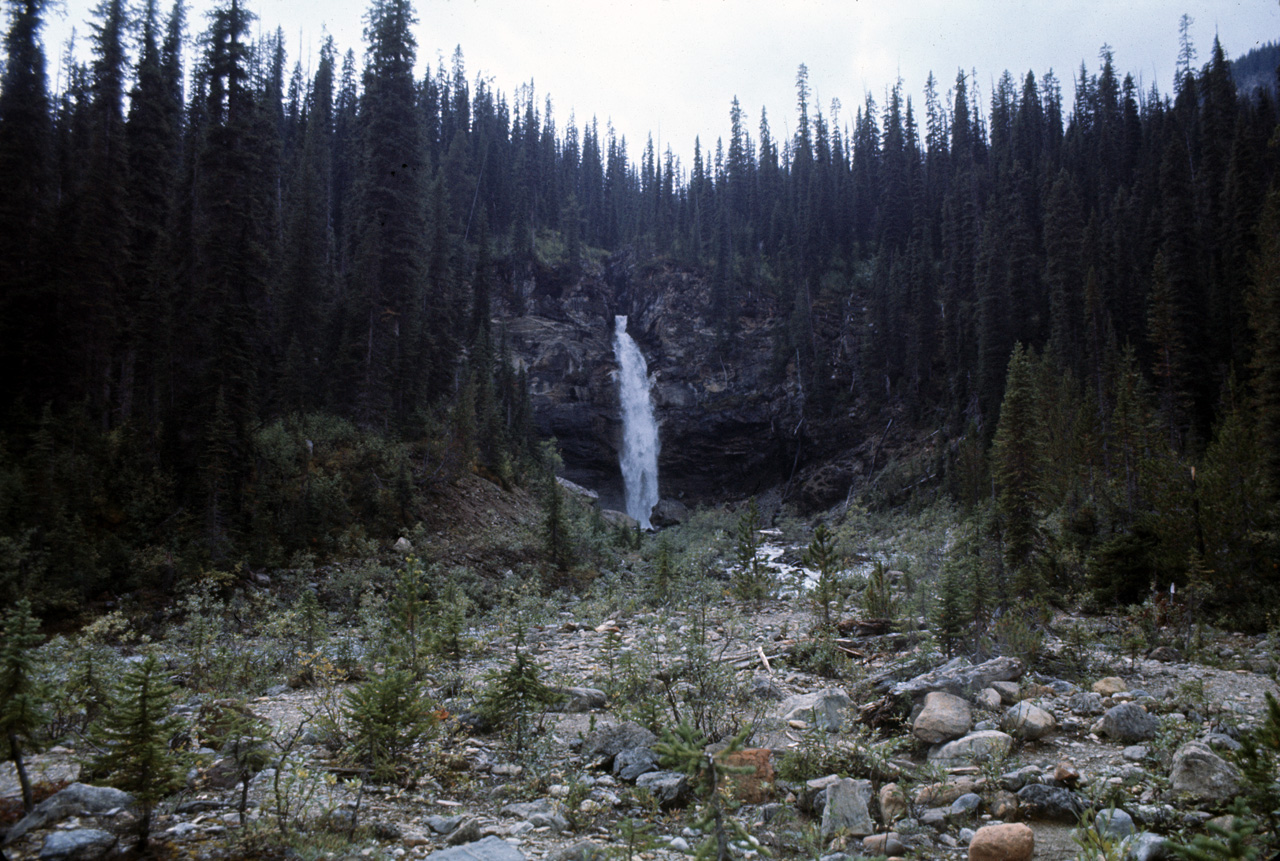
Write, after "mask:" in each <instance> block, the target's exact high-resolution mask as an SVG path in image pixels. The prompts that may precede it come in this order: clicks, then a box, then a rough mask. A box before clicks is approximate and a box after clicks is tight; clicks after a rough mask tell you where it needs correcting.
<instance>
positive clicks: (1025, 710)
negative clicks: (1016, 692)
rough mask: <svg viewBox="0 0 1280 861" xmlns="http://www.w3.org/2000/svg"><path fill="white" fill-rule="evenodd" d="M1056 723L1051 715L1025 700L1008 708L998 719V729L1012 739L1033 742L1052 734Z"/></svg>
mask: <svg viewBox="0 0 1280 861" xmlns="http://www.w3.org/2000/svg"><path fill="white" fill-rule="evenodd" d="M1055 726H1057V721H1055V720H1054V719H1053V715H1051V714H1050V713H1049V712H1047V711H1045V710H1044V709H1042V708H1040V707H1039V706H1037V705H1034V704H1032V703H1031V702H1028V701H1026V700H1023V701H1022V702H1020V703H1018V704H1017V705H1013V706H1009V709H1008V711H1006V712H1005V713H1004V717H1002V718H1001V719H1000V728H1001V729H1003V730H1004V731H1005V732H1007V733H1009V735H1011V736H1013V737H1014V738H1019V739H1023V740H1025V741H1034V740H1035V739H1038V738H1043V737H1044V736H1046V735H1048V734H1049V733H1051V732H1053V729H1054V727H1055Z"/></svg>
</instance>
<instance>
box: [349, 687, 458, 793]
mask: <svg viewBox="0 0 1280 861" xmlns="http://www.w3.org/2000/svg"><path fill="white" fill-rule="evenodd" d="M343 719H344V730H345V732H344V736H345V738H346V744H345V746H344V748H343V750H344V753H345V754H346V755H347V756H348V757H350V758H351V759H352V760H354V761H355V762H357V763H359V764H361V765H363V766H365V767H366V768H368V769H369V774H370V777H371V778H372V779H373V780H374V781H375V782H380V783H386V782H391V781H394V780H396V779H397V778H399V777H402V776H404V772H405V771H406V770H407V769H408V767H409V766H410V765H411V762H412V760H411V757H410V753H411V751H412V748H413V746H414V745H416V744H417V743H418V742H419V741H421V740H422V739H423V738H424V737H425V736H426V735H427V734H428V733H429V732H430V731H431V730H432V729H433V728H434V727H435V725H436V722H437V718H436V714H435V711H434V708H433V706H432V704H431V703H430V702H429V701H428V700H427V699H426V698H425V696H424V694H423V690H422V687H421V685H420V684H419V683H418V682H416V681H415V680H414V679H413V676H412V674H411V673H409V672H407V671H405V670H391V671H389V672H386V673H384V674H382V675H381V676H375V677H374V678H372V679H370V680H369V681H367V682H365V683H363V684H361V685H358V686H357V687H356V688H354V689H352V690H350V691H348V692H347V693H346V695H345V697H344V708H343Z"/></svg>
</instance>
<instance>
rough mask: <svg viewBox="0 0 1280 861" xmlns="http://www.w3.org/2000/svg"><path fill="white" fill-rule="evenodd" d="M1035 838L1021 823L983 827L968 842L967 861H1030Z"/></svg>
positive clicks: (1034, 846)
mask: <svg viewBox="0 0 1280 861" xmlns="http://www.w3.org/2000/svg"><path fill="white" fill-rule="evenodd" d="M1035 850H1036V836H1035V834H1034V833H1032V831H1031V829H1030V828H1029V827H1028V826H1026V825H1023V824H1022V823H1021V822H1014V823H1010V824H1007V825H984V826H983V827H982V828H979V829H978V830H977V831H976V832H975V833H974V835H973V839H972V840H970V841H969V861H1030V859H1031V857H1032V856H1033V855H1034V854H1035Z"/></svg>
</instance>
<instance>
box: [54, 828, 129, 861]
mask: <svg viewBox="0 0 1280 861" xmlns="http://www.w3.org/2000/svg"><path fill="white" fill-rule="evenodd" d="M116 843H117V840H116V836H115V835H114V834H112V833H111V832H110V831H102V830H101V829H98V828H75V829H71V830H69V831H54V832H53V833H51V834H49V835H48V836H47V837H45V838H44V845H43V846H41V847H40V861H96V859H98V858H106V857H107V856H108V855H109V854H111V853H112V852H114V850H115V848H116Z"/></svg>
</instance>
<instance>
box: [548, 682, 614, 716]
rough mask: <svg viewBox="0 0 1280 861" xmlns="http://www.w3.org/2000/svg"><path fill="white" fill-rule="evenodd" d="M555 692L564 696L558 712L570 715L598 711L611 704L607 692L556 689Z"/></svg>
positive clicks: (582, 689)
mask: <svg viewBox="0 0 1280 861" xmlns="http://www.w3.org/2000/svg"><path fill="white" fill-rule="evenodd" d="M555 691H556V693H559V694H561V695H563V696H564V699H563V700H561V702H560V705H559V708H558V709H556V710H557V711H561V712H567V713H569V714H582V713H584V712H592V711H597V710H599V709H603V708H604V707H605V706H606V705H608V702H609V698H608V697H607V696H606V695H605V692H604V691H600V690H596V689H595V688H556V689H555Z"/></svg>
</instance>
